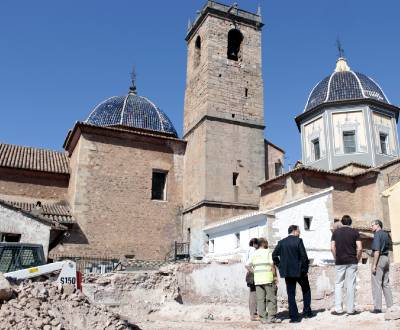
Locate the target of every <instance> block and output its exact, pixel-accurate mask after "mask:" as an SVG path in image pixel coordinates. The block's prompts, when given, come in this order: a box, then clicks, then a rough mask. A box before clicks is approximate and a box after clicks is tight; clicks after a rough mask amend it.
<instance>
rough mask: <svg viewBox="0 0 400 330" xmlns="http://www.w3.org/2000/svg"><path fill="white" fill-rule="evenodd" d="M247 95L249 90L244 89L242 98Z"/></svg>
mask: <svg viewBox="0 0 400 330" xmlns="http://www.w3.org/2000/svg"><path fill="white" fill-rule="evenodd" d="M248 95H249V89H248V88H247V87H246V88H245V89H244V96H245V97H247V96H248Z"/></svg>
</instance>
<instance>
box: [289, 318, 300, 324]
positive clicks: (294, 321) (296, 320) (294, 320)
mask: <svg viewBox="0 0 400 330" xmlns="http://www.w3.org/2000/svg"><path fill="white" fill-rule="evenodd" d="M300 322H301V320H300V319H299V318H297V319H290V321H289V323H300Z"/></svg>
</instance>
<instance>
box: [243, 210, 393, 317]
mask: <svg viewBox="0 0 400 330" xmlns="http://www.w3.org/2000/svg"><path fill="white" fill-rule="evenodd" d="M351 224H352V220H351V217H350V216H348V215H344V216H343V218H342V220H341V226H340V227H339V228H338V229H336V230H335V231H334V232H333V234H332V238H331V251H332V255H333V257H334V259H335V271H336V280H335V308H334V310H333V311H332V312H331V313H332V314H333V315H343V314H345V312H344V310H343V305H342V289H343V286H344V285H345V287H346V297H347V302H346V311H347V315H354V314H356V313H357V311H356V310H355V308H354V305H355V304H354V297H355V285H356V273H357V264H358V263H359V261H360V260H361V256H362V251H363V248H362V243H361V238H360V234H359V233H358V231H357V230H355V229H354V228H352V227H351ZM382 228H383V225H382V222H381V221H380V220H374V221H373V222H372V223H371V230H372V231H373V232H374V239H373V241H372V244H371V250H372V257H373V259H372V266H371V283H372V296H373V302H374V309H373V310H371V312H372V313H381V312H382V292H383V295H384V297H385V301H386V307H387V308H390V307H391V306H392V305H393V298H392V292H391V289H390V286H389V245H390V239H389V236H388V234H387V233H386V232H385V231H384V230H382ZM288 234H289V235H288V237H286V238H284V239H282V240H280V241H279V242H278V244H277V245H276V247H275V249H274V250H273V251H272V250H271V249H269V248H268V241H267V240H266V239H265V238H252V239H251V240H250V243H249V246H250V248H249V251H248V255H247V262H246V268H247V274H246V282H247V286H248V287H249V289H250V294H249V310H250V317H251V320H253V321H256V320H259V321H260V322H261V323H280V322H281V319H279V318H277V317H276V314H277V291H278V279H279V277H280V278H284V279H285V283H286V291H287V296H288V304H289V317H290V323H297V322H300V321H301V317H300V315H299V312H298V309H297V304H296V285H297V283H298V284H299V285H300V287H301V290H302V294H303V313H302V317H303V318H311V317H313V316H314V315H315V313H314V312H313V311H312V310H311V288H310V284H309V281H308V268H309V259H308V256H307V252H306V249H305V247H304V244H303V240H302V239H301V238H300V237H299V236H300V229H299V227H298V226H296V225H291V226H289V228H288ZM278 271H279V276H278Z"/></svg>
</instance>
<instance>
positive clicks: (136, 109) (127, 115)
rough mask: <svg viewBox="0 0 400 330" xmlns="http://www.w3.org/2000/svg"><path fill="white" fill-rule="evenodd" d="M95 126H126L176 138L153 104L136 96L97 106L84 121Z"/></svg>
mask: <svg viewBox="0 0 400 330" xmlns="http://www.w3.org/2000/svg"><path fill="white" fill-rule="evenodd" d="M85 122H86V123H88V124H92V125H96V126H127V127H134V128H141V129H148V130H152V131H157V132H162V133H167V134H171V135H173V136H174V137H177V136H178V135H177V133H176V130H175V128H174V126H173V125H172V122H171V120H170V119H169V118H168V117H167V115H166V114H165V113H164V112H163V111H161V110H160V109H159V108H158V107H157V106H156V105H155V104H154V103H153V102H151V101H150V100H149V99H147V98H146V97H143V96H138V95H136V92H135V89H132V88H131V91H130V92H129V93H128V95H125V96H113V97H110V98H108V99H107V100H105V101H103V102H101V103H100V104H98V105H97V106H96V107H95V108H94V109H93V111H92V112H91V113H90V115H89V117H88V118H87V119H86V121H85Z"/></svg>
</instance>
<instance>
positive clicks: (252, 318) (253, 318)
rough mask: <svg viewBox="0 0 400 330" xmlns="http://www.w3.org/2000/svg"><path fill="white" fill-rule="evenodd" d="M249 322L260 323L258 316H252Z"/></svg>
mask: <svg viewBox="0 0 400 330" xmlns="http://www.w3.org/2000/svg"><path fill="white" fill-rule="evenodd" d="M250 320H252V321H260V317H259V316H258V315H253V316H251V317H250Z"/></svg>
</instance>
